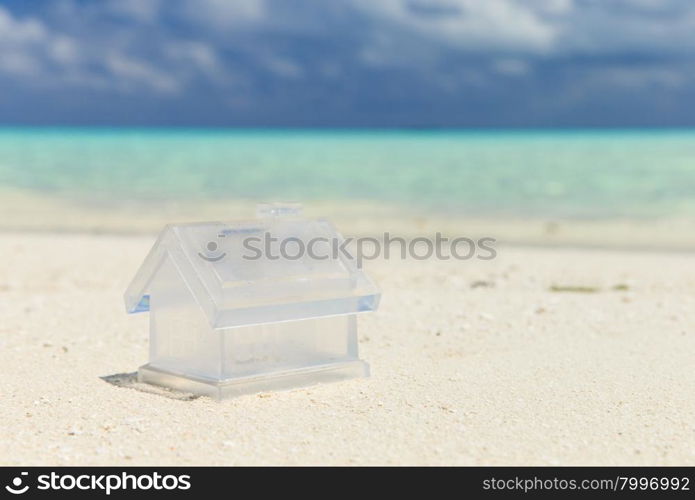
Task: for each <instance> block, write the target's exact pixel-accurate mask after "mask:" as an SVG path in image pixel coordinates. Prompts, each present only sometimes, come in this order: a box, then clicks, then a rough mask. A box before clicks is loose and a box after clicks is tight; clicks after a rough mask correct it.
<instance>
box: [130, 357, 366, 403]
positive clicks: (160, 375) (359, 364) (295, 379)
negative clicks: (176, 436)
mask: <svg viewBox="0 0 695 500" xmlns="http://www.w3.org/2000/svg"><path fill="white" fill-rule="evenodd" d="M368 376H369V365H368V364H367V363H365V362H364V361H361V360H354V361H346V362H342V363H332V364H327V365H316V366H309V367H306V368H297V369H293V370H286V371H281V372H273V373H267V374H263V375H253V376H249V377H238V378H232V379H226V380H217V379H213V378H207V377H195V376H190V375H183V374H180V373H174V372H170V371H166V370H162V369H160V368H156V367H154V366H150V365H149V364H147V365H144V366H141V367H140V369H139V370H138V381H139V382H145V383H148V384H153V385H159V386H163V387H168V388H170V389H176V390H179V391H183V392H190V393H192V394H199V395H201V396H208V397H211V398H213V399H217V400H222V399H229V398H234V397H237V396H242V395H244V394H253V393H257V392H265V391H282V390H289V389H296V388H298V387H306V386H310V385H314V384H321V383H327V382H337V381H340V380H346V379H351V378H356V377H368Z"/></svg>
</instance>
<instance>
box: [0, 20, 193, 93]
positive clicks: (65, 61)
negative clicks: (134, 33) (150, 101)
mask: <svg viewBox="0 0 695 500" xmlns="http://www.w3.org/2000/svg"><path fill="white" fill-rule="evenodd" d="M3 74H4V75H6V76H9V77H11V78H15V79H20V80H26V81H27V82H28V83H29V84H31V85H37V86H47V85H48V86H50V85H65V84H70V85H78V86H87V87H96V88H108V87H111V88H115V89H119V90H123V91H131V90H134V89H137V88H146V89H150V90H152V91H155V92H158V93H162V94H174V93H176V92H179V91H180V90H181V86H180V84H179V83H178V81H177V79H176V78H175V77H173V76H171V75H169V74H167V72H166V71H163V70H160V69H157V68H156V67H155V66H154V65H152V64H149V63H147V62H145V61H141V60H138V59H137V58H134V57H132V56H129V55H127V54H126V53H125V52H122V51H118V50H115V49H114V50H112V51H110V52H109V53H107V54H106V55H104V54H103V53H102V52H101V51H100V50H98V49H97V48H93V47H90V44H89V43H87V41H85V40H81V41H78V40H76V39H75V38H73V37H71V36H68V35H65V34H63V33H59V32H56V31H54V30H51V29H49V28H48V27H47V26H46V25H45V24H44V23H43V22H42V21H40V20H38V19H35V18H25V19H17V18H15V17H13V16H12V14H11V13H10V12H9V11H7V10H6V9H4V8H2V7H0V76H1V75H3Z"/></svg>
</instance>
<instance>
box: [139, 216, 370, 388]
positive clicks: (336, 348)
mask: <svg viewBox="0 0 695 500" xmlns="http://www.w3.org/2000/svg"><path fill="white" fill-rule="evenodd" d="M342 242H343V238H342V236H341V235H340V234H339V233H338V232H337V231H336V229H335V228H334V227H333V225H332V224H331V223H330V222H328V221H327V220H324V219H307V218H304V217H302V215H301V209H300V207H299V206H292V205H276V204H267V205H261V206H259V209H258V213H257V218H256V219H255V220H250V221H238V222H228V223H223V222H208V223H195V224H182V225H171V226H167V227H165V228H164V230H163V231H162V233H161V234H160V236H159V238H158V239H157V242H156V243H155V245H154V247H153V248H152V250H151V251H150V253H149V254H148V256H147V257H146V259H145V261H144V262H143V264H142V266H141V268H140V270H139V271H138V273H137V275H136V276H135V278H134V279H133V281H132V283H131V284H130V286H129V287H128V290H127V291H126V294H125V302H126V308H127V310H128V312H130V313H137V312H144V311H149V313H150V359H149V363H148V364H146V365H144V366H142V367H140V370H139V372H138V378H139V380H140V381H143V382H148V383H151V384H156V385H161V386H166V387H170V388H174V389H179V390H183V391H187V392H193V393H196V394H202V395H207V396H212V397H214V398H218V399H221V398H226V397H233V396H236V395H240V394H244V393H252V392H259V391H268V390H276V389H287V388H292V387H298V386H304V385H310V384H313V383H318V382H328V381H334V380H341V379H345V378H352V377H360V376H367V375H368V374H369V367H368V365H367V364H366V363H365V362H364V361H361V360H360V359H359V357H358V352H357V322H356V316H357V314H358V313H362V312H368V311H374V310H376V308H377V307H378V304H379V298H380V294H379V291H378V288H377V287H376V286H375V284H374V283H373V282H372V281H371V280H370V279H369V278H368V277H367V276H366V275H365V274H364V273H363V272H362V270H361V269H360V268H359V266H357V262H356V261H355V260H354V259H352V258H348V257H346V256H345V254H344V253H342V252H340V251H336V250H337V249H339V246H340V244H341V243H342Z"/></svg>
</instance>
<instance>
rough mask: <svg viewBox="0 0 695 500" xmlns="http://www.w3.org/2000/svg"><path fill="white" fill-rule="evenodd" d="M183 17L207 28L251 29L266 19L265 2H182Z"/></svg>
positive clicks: (203, 0)
mask: <svg viewBox="0 0 695 500" xmlns="http://www.w3.org/2000/svg"><path fill="white" fill-rule="evenodd" d="M181 13H182V14H183V16H184V17H186V18H188V19H190V20H193V21H195V22H199V23H202V24H204V25H206V26H208V27H214V28H217V29H227V28H234V27H246V28H248V27H251V26H253V25H254V24H255V23H258V22H260V21H262V20H263V19H264V18H265V17H266V4H265V0H183V2H182V4H181Z"/></svg>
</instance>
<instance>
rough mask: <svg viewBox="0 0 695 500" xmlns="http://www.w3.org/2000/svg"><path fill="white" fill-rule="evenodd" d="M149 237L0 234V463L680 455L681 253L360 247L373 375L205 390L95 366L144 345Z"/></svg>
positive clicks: (692, 314)
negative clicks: (249, 391) (227, 395)
mask: <svg viewBox="0 0 695 500" xmlns="http://www.w3.org/2000/svg"><path fill="white" fill-rule="evenodd" d="M151 244H152V238H151V237H150V236H90V235H79V234H75V235H55V234H38V233H36V234H34V233H7V232H6V233H0V255H2V259H0V370H1V371H0V373H1V377H0V396H1V397H2V402H1V403H0V463H2V464H50V465H54V464H60V465H73V464H690V465H693V464H695V398H694V397H693V395H694V394H695V369H694V368H695V328H694V327H695V255H689V254H685V253H683V254H678V253H647V252H643V253H626V252H621V251H607V250H603V251H599V250H572V249H531V248H522V247H516V248H514V247H510V248H501V249H500V256H499V258H498V259H497V260H495V261H492V262H479V261H478V262H458V261H450V262H437V261H434V260H431V261H427V262H416V261H408V262H402V261H398V260H392V261H389V262H384V261H378V262H377V261H375V262H369V263H367V266H366V267H367V270H368V271H369V272H370V273H371V274H372V275H373V276H374V277H375V278H376V279H377V280H378V281H379V283H380V285H381V286H382V288H383V300H382V307H381V309H380V311H379V312H378V313H376V314H373V315H370V316H363V317H361V320H360V349H361V351H362V352H361V354H362V357H363V358H364V359H366V360H367V361H369V362H370V363H371V366H372V373H373V375H372V377H371V378H370V379H362V380H354V381H349V382H341V383H337V384H332V385H323V386H315V387H312V388H308V389H300V390H295V391H291V392H285V393H272V394H261V395H252V396H245V397H242V398H239V399H235V400H230V401H226V402H222V403H216V402H214V401H212V400H209V399H206V398H198V399H193V400H175V399H171V398H167V397H163V396H161V395H157V394H153V393H148V392H143V391H139V390H135V389H132V388H122V387H116V386H114V385H112V384H109V383H107V382H105V381H103V380H102V379H101V378H100V377H102V376H107V375H112V374H116V373H122V372H132V371H134V370H136V369H137V367H138V366H139V365H140V364H142V363H144V362H145V361H146V359H147V340H148V339H147V332H148V323H147V315H146V314H142V315H136V316H127V315H126V314H125V312H124V307H123V303H122V298H121V296H122V292H123V290H124V288H125V287H126V285H127V283H128V282H129V280H130V278H131V277H132V275H133V274H134V272H135V270H136V269H137V267H138V265H139V264H140V262H141V260H142V259H143V257H144V255H145V253H146V251H147V250H148V249H149V247H150V246H151ZM476 281H485V282H488V283H489V285H490V286H477V287H475V288H472V287H471V284H472V283H474V282H476ZM552 285H560V286H588V287H600V291H598V292H596V293H577V292H562V293H561V292H552V291H550V290H549V288H550V287H551V286H552ZM616 285H627V286H628V288H629V290H628V291H619V290H613V289H612V287H614V286H616Z"/></svg>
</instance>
